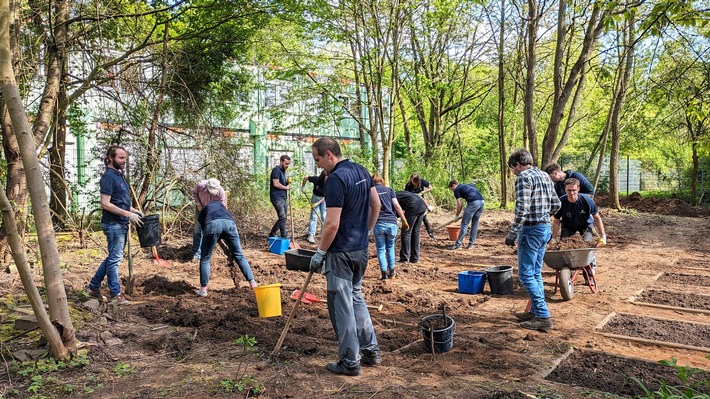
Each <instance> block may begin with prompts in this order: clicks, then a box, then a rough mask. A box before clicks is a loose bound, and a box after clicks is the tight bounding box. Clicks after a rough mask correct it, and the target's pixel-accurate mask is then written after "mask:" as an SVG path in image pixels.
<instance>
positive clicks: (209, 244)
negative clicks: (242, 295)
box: [195, 200, 257, 297]
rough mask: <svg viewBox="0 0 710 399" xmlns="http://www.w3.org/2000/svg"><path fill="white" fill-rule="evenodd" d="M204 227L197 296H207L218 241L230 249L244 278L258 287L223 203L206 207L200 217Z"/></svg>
mask: <svg viewBox="0 0 710 399" xmlns="http://www.w3.org/2000/svg"><path fill="white" fill-rule="evenodd" d="M198 219H199V222H200V226H202V244H201V245H200V289H199V290H197V291H195V294H197V295H199V296H202V297H205V296H207V284H209V282H210V262H211V260H212V251H213V250H214V247H215V245H217V241H219V240H224V241H225V242H226V244H227V247H228V248H229V257H230V259H234V260H235V261H236V262H237V265H238V266H239V269H241V271H242V274H243V275H244V278H245V279H246V280H247V281H248V282H249V285H250V286H251V287H252V288H255V287H256V286H257V283H256V281H254V274H253V273H252V271H251V267H250V266H249V262H248V261H247V258H246V257H245V256H244V253H243V252H242V245H241V243H240V241H239V231H238V230H237V224H236V223H235V222H234V218H233V217H232V215H231V214H230V213H229V211H228V210H227V207H225V206H224V204H223V203H222V201H220V200H215V201H212V202H210V203H208V204H207V205H205V206H204V207H203V208H202V210H201V211H200V216H199V217H198Z"/></svg>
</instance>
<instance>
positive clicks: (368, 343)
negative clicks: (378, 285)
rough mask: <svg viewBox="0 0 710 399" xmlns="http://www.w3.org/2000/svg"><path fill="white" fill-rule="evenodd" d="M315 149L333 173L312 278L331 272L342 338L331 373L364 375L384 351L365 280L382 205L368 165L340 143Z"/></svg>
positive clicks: (332, 309) (332, 307)
mask: <svg viewBox="0 0 710 399" xmlns="http://www.w3.org/2000/svg"><path fill="white" fill-rule="evenodd" d="M311 148H312V150H311V153H312V154H313V159H314V160H315V162H316V165H318V166H319V167H321V168H323V169H324V170H325V171H326V173H328V182H327V183H326V185H325V203H326V207H327V208H328V214H327V215H326V217H325V223H324V224H323V234H322V235H321V240H320V243H319V244H318V250H317V251H316V253H315V255H313V257H312V258H311V264H310V269H311V271H312V272H313V271H322V270H323V267H324V266H325V276H326V284H327V291H328V314H329V315H330V322H331V323H332V324H333V329H334V330H335V333H336V335H337V336H338V357H339V359H338V362H337V363H328V365H327V366H326V367H327V368H328V370H330V371H331V372H333V373H335V374H343V375H349V376H353V375H358V374H360V370H361V369H360V364H361V363H362V364H364V365H366V366H374V365H376V364H379V363H380V347H379V345H378V344H377V337H376V336H375V330H374V328H373V326H372V320H371V319H370V312H369V311H368V310H367V305H366V304H365V299H364V298H363V296H362V278H363V275H364V274H365V268H366V267H367V261H368V253H367V246H368V231H369V230H371V229H372V228H373V227H374V226H375V222H376V221H377V217H378V215H379V214H380V207H381V204H380V199H379V196H378V195H377V190H376V189H375V187H374V183H373V181H372V178H371V177H370V174H369V173H368V172H367V170H366V169H365V168H364V167H362V165H359V164H357V163H354V162H350V161H349V160H347V159H344V158H343V156H342V153H341V152H340V145H338V143H337V142H336V141H335V140H333V139H332V138H330V137H321V138H319V139H318V140H316V142H315V143H313V145H312V146H311ZM360 351H362V357H360Z"/></svg>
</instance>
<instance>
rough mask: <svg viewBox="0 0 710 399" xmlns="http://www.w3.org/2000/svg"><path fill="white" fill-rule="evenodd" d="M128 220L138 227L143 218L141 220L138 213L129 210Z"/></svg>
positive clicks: (141, 224) (140, 225)
mask: <svg viewBox="0 0 710 399" xmlns="http://www.w3.org/2000/svg"><path fill="white" fill-rule="evenodd" d="M128 221H129V222H130V223H133V224H135V225H136V226H138V227H142V226H143V220H141V216H140V215H139V214H137V213H135V212H131V213H130V214H129V215H128Z"/></svg>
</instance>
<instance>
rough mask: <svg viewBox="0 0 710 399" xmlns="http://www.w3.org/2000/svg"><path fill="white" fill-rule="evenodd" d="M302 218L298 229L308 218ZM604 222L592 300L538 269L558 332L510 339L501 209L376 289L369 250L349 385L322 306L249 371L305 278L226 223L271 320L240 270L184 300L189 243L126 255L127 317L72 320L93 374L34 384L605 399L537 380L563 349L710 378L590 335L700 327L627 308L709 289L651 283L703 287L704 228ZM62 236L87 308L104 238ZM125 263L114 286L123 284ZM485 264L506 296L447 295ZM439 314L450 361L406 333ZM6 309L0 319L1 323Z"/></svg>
mask: <svg viewBox="0 0 710 399" xmlns="http://www.w3.org/2000/svg"><path fill="white" fill-rule="evenodd" d="M301 216H302V221H304V220H305V216H306V215H305V213H304V214H302V215H301ZM271 217H272V215H270V214H269V215H267V216H266V217H265V218H264V219H266V220H263V224H264V225H266V224H268V222H269V220H270V219H271ZM449 217H450V215H448V214H436V213H435V214H433V215H432V216H431V219H433V220H434V223H436V222H437V221H438V222H441V221H444V220H446V219H448V218H449ZM603 218H604V223H605V225H606V226H607V235H608V239H609V245H608V246H607V247H606V248H603V249H601V250H599V251H598V252H597V264H598V268H597V272H598V275H597V278H598V282H599V288H600V290H599V292H598V293H597V294H593V293H591V292H590V291H589V289H588V288H587V287H585V286H583V285H581V283H579V281H578V285H576V287H575V292H576V296H575V298H574V299H572V300H571V301H564V300H562V298H561V296H560V294H559V292H558V293H557V294H555V295H552V292H553V289H554V287H553V284H554V281H555V275H554V271H553V269H550V268H548V267H545V268H544V275H543V277H544V279H545V283H546V291H547V295H548V301H549V302H548V303H549V306H550V310H551V312H552V315H553V320H554V324H555V325H554V329H553V330H551V331H550V332H549V333H540V332H534V331H527V330H523V329H520V328H519V327H518V325H517V323H516V322H515V321H514V318H513V316H512V312H515V311H522V310H523V309H524V307H525V304H526V301H527V295H526V294H525V292H524V290H523V289H522V287H521V286H520V285H519V283H518V282H517V261H516V257H515V254H514V252H513V250H512V249H511V248H509V247H506V246H505V245H504V244H503V238H504V237H505V234H506V231H507V227H508V225H509V222H510V220H512V213H511V212H503V211H493V210H487V211H486V212H484V214H483V217H482V219H481V225H480V228H479V237H478V240H477V241H476V246H475V247H474V248H473V249H472V250H458V251H449V250H447V249H446V247H447V246H448V245H450V242H449V241H446V240H440V241H438V242H434V241H432V240H430V239H428V238H424V239H423V240H424V241H423V248H422V259H421V261H420V262H419V263H418V264H398V275H397V277H396V278H395V279H394V280H392V281H391V282H389V283H387V284H382V283H381V282H380V281H379V280H378V276H379V273H378V267H377V260H376V258H375V257H374V254H375V251H374V245H372V246H371V250H370V253H371V254H372V257H371V260H370V266H369V268H368V272H367V274H366V276H365V281H364V284H363V287H364V288H363V289H364V292H365V295H366V299H367V302H368V304H372V305H380V304H382V305H383V309H382V311H380V312H378V311H377V310H372V311H371V316H372V319H373V323H374V324H375V328H376V332H377V336H378V340H379V343H380V346H381V349H382V352H383V353H382V365H381V366H379V367H372V368H363V373H362V374H361V375H360V376H358V377H340V376H335V375H332V374H330V373H329V372H328V371H326V370H325V368H324V366H325V364H326V363H327V362H328V361H332V360H334V359H335V354H336V341H335V337H334V335H333V330H332V327H331V325H330V321H329V318H328V313H327V308H326V305H325V304H324V303H323V304H310V305H303V306H301V308H300V309H299V311H298V313H297V317H296V318H295V320H294V322H293V324H292V327H291V330H290V332H289V334H288V336H287V337H286V340H285V342H284V346H283V349H282V350H281V352H280V355H279V356H278V358H277V361H276V362H274V363H272V364H271V365H270V366H268V367H263V368H262V367H257V366H259V365H261V364H262V363H263V360H264V359H265V358H266V357H267V356H268V354H269V353H270V352H271V350H272V349H273V348H274V345H275V344H276V341H277V339H278V336H279V334H280V332H281V330H282V328H283V326H284V324H285V322H286V318H287V316H288V313H289V311H290V309H291V306H292V303H293V302H292V301H291V300H290V299H289V296H290V294H291V292H292V291H293V290H295V289H297V288H300V286H301V285H302V283H303V281H304V279H305V276H306V274H305V273H300V272H293V271H287V270H286V269H285V266H284V258H283V256H279V255H275V254H271V253H269V252H267V251H266V246H267V245H266V244H265V242H264V241H265V239H264V238H263V237H265V235H266V234H265V231H266V230H264V228H265V227H261V226H259V227H258V228H253V227H251V228H250V227H249V226H243V225H242V224H240V223H238V226H239V228H240V231H241V233H242V240H243V244H244V245H245V248H246V251H245V252H246V255H247V257H248V259H249V260H250V262H251V263H252V268H253V270H254V274H255V276H256V278H257V280H258V281H259V283H260V284H262V285H263V284H270V283H280V284H282V288H281V297H282V306H283V316H281V317H273V318H267V319H262V318H259V317H258V314H257V309H256V303H255V299H254V296H253V292H252V291H251V289H249V288H248V287H247V286H246V283H245V282H242V281H241V275H240V276H239V277H240V280H239V281H240V287H238V288H235V287H234V284H233V282H232V280H231V279H230V277H229V273H228V271H227V268H226V267H225V265H226V259H225V258H224V257H223V256H222V255H221V254H220V255H219V256H218V257H217V258H216V259H215V260H214V264H213V271H212V281H211V284H210V292H209V296H208V297H206V298H200V297H197V296H196V295H194V294H193V289H194V288H196V286H197V283H198V273H197V268H198V265H197V264H196V263H192V262H190V261H186V259H187V258H188V257H189V248H188V243H187V240H185V241H181V242H168V243H167V245H166V246H164V247H161V248H160V252H161V256H163V257H165V258H168V259H170V260H171V262H172V266H171V267H170V268H162V267H160V266H157V265H154V264H153V263H152V262H151V260H150V259H149V258H148V255H147V254H146V253H141V254H140V255H139V256H138V257H139V259H135V260H134V262H135V268H136V273H137V276H138V285H137V288H136V292H135V293H134V295H133V296H132V297H131V299H132V300H133V301H134V304H133V305H132V306H130V307H123V308H120V309H112V308H111V307H108V308H107V307H105V306H103V307H101V308H100V309H99V311H94V312H93V313H89V312H87V313H86V314H85V316H87V319H88V320H87V322H86V323H84V324H83V325H81V326H80V327H79V328H80V333H79V335H80V338H81V339H82V340H83V341H86V342H89V343H93V344H95V345H96V346H93V347H91V348H90V352H89V358H90V365H89V366H87V367H86V368H84V369H81V370H74V371H68V372H62V373H56V378H57V381H58V382H56V383H46V384H45V385H44V386H43V389H46V390H47V392H45V394H46V395H48V397H62V396H65V397H97V396H100V397H103V398H156V397H171V398H173V397H174V398H201V397H210V396H225V397H250V396H254V395H255V392H254V391H253V390H252V391H251V392H250V391H249V388H251V387H253V386H255V385H258V386H260V387H263V389H264V392H263V393H261V394H260V397H262V398H321V397H337V398H431V397H440V398H517V397H521V398H522V397H528V396H525V395H526V394H527V395H533V397H534V396H539V397H551V398H553V397H556V398H575V397H599V398H601V397H608V395H605V394H603V393H602V392H601V391H596V390H591V389H589V388H579V387H575V386H573V385H569V384H561V383H556V382H552V381H548V380H545V379H544V378H543V376H544V375H546V374H547V373H548V372H549V371H550V370H551V369H552V368H553V367H554V366H555V365H556V363H557V362H559V361H560V359H561V358H562V357H563V355H565V354H568V352H569V351H570V349H572V348H576V350H577V351H578V350H579V349H582V350H584V349H586V350H594V351H601V352H606V353H609V354H615V355H623V356H629V357H633V358H637V359H645V360H650V361H658V360H663V359H671V358H675V359H677V360H678V363H679V364H681V365H689V366H694V367H699V368H702V369H705V370H710V360H708V358H707V357H706V356H707V353H704V352H702V351H697V350H690V349H677V348H670V347H666V346H660V345H653V344H644V343H638V342H633V341H629V340H625V339H617V338H608V337H605V336H603V335H601V334H599V333H597V332H596V327H597V326H598V325H600V323H602V322H604V321H606V320H607V318H608V316H609V315H610V314H611V313H612V312H616V313H627V314H633V315H640V316H652V317H658V318H663V319H670V320H679V321H684V322H699V323H710V315H709V314H708V313H702V312H700V313H699V312H692V311H687V312H686V311H682V310H677V309H660V308H655V307H650V306H645V305H640V304H638V303H634V302H630V301H629V299H630V298H632V297H634V296H636V295H637V294H639V293H640V292H641V291H642V290H644V289H646V288H652V289H654V290H662V291H668V292H678V293H685V294H694V295H702V294H705V295H709V294H710V290H708V288H707V286H702V285H692V284H686V283H683V282H682V281H674V280H673V279H668V278H665V279H663V280H662V281H659V282H656V278H658V276H659V275H661V274H663V273H664V272H669V273H674V274H683V275H697V276H702V277H700V280H701V281H702V280H703V279H708V278H709V277H710V246H708V244H707V237H708V235H709V234H710V219H709V218H708V217H683V216H668V215H659V214H645V213H642V214H631V215H629V214H620V213H613V212H611V211H609V210H606V209H603ZM438 236H439V237H440V238H445V231H439V232H438ZM75 241H76V240H74V241H69V242H65V243H63V244H62V245H63V246H64V247H63V249H62V259H63V262H66V270H65V280H66V285H67V289H68V290H71V295H70V299H73V300H74V301H75V302H76V304H77V307H82V306H83V303H84V302H85V301H86V299H85V298H81V297H80V296H79V295H78V291H80V290H81V289H82V288H83V286H84V284H86V282H87V281H88V279H89V278H90V277H91V274H92V273H93V271H94V270H95V267H96V265H97V264H98V263H99V262H100V261H101V259H102V258H103V256H104V253H103V252H102V249H101V248H102V246H103V245H104V242H103V241H104V237H103V236H102V235H101V234H100V233H99V234H97V235H95V242H96V244H95V245H94V244H91V245H93V246H94V248H93V249H80V248H78V245H77V244H76V242H75ZM298 241H299V242H300V243H301V245H303V246H304V248H308V247H312V246H309V245H308V244H307V243H306V241H305V239H303V238H299V240H298ZM398 247H399V245H397V248H398ZM125 263H126V262H124V263H123V264H122V266H121V276H126V275H127V266H126V264H125ZM492 265H511V266H515V267H514V274H515V292H514V294H513V295H506V296H499V295H491V294H490V289H489V286H488V285H486V288H485V291H484V293H483V294H481V295H465V294H460V293H459V292H458V289H457V272H459V271H464V270H481V269H482V268H483V267H485V266H492ZM691 279H692V277H691ZM578 280H581V278H578ZM307 291H308V292H309V293H313V294H315V295H316V296H318V297H320V298H323V299H325V280H324V278H323V277H322V276H314V278H313V280H312V282H311V285H310V286H309V288H308V290H307ZM8 294H12V295H14V296H15V297H19V296H21V295H22V294H23V292H22V287H21V284H20V283H19V278H18V277H17V276H16V275H14V274H12V275H11V274H6V273H2V274H1V275H0V296H2V297H5V296H7V295H8ZM72 295H73V297H72ZM441 304H446V306H447V314H449V315H450V316H452V317H453V318H454V320H455V321H456V331H455V335H454V341H453V342H454V344H453V348H452V350H451V351H449V352H447V353H444V354H437V355H432V354H430V353H428V352H426V351H425V350H424V348H423V344H422V333H421V331H420V330H419V328H418V323H419V321H420V319H421V318H422V317H423V316H426V315H429V314H434V313H439V312H440V310H439V309H440V307H441ZM12 306H15V305H12ZM9 307H11V306H10V305H8V306H4V307H0V310H1V311H2V312H5V311H6V310H7V309H6V308H9ZM90 315H92V316H90ZM244 335H249V336H250V337H254V338H255V339H256V345H255V346H254V347H253V348H251V349H249V350H245V349H244V348H243V347H241V346H239V345H237V344H235V343H234V342H233V341H234V340H235V339H236V338H239V337H241V336H244ZM708 340H710V337H708ZM22 342H23V341H22V339H15V340H12V341H10V342H7V343H4V344H2V347H1V349H2V350H3V351H5V350H16V349H17V348H18V347H20V346H21V345H22ZM577 353H580V352H577ZM5 359H6V361H7V359H8V358H7V355H5ZM119 363H121V364H127V365H130V367H131V368H132V369H133V370H134V371H135V372H134V373H132V374H128V375H119V374H123V373H118V372H116V369H115V368H116V365H117V364H119ZM6 364H7V363H6ZM3 369H4V370H3V371H2V372H0V380H6V381H10V380H11V384H10V385H7V388H6V391H5V392H2V391H0V396H1V395H3V394H5V395H8V392H10V391H9V389H12V388H16V389H20V391H19V392H18V395H17V396H9V395H8V396H7V397H29V396H30V394H29V393H27V392H24V388H21V387H26V386H27V382H26V381H23V379H22V378H21V377H19V376H17V375H16V374H10V375H8V373H7V371H6V370H7V369H8V368H7V367H3ZM590 372H591V371H590ZM618 373H619V374H618V376H617V377H618V378H626V377H627V376H629V375H631V376H633V370H619V371H618ZM247 376H250V377H251V378H247ZM580 379H581V377H580ZM224 381H227V382H224ZM230 382H234V383H236V382H244V383H245V386H246V388H245V389H244V391H242V392H237V393H229V392H227V391H228V390H230V389H233V390H235V391H236V388H235V385H234V384H232V385H230ZM23 383H24V385H23ZM64 384H71V385H72V387H73V392H72V393H71V395H68V394H64V393H61V392H60V391H61V389H60V388H61V387H62V386H63V385H64ZM52 389H54V390H52Z"/></svg>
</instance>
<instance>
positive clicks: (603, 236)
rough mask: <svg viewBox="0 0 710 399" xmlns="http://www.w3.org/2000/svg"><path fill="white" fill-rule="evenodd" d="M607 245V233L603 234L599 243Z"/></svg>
mask: <svg viewBox="0 0 710 399" xmlns="http://www.w3.org/2000/svg"><path fill="white" fill-rule="evenodd" d="M605 245H606V234H602V238H601V239H600V240H599V244H597V246H598V247H603V246H605Z"/></svg>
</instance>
